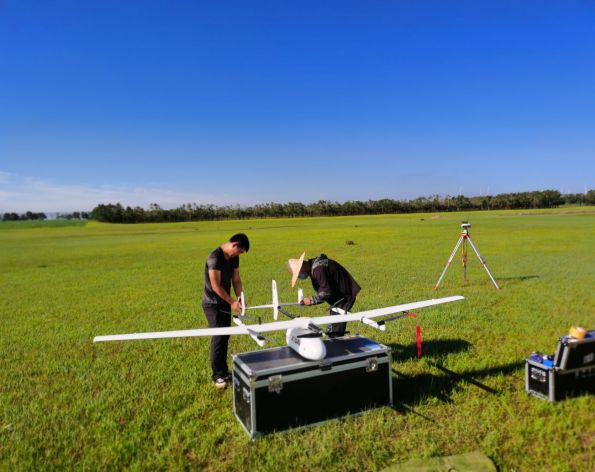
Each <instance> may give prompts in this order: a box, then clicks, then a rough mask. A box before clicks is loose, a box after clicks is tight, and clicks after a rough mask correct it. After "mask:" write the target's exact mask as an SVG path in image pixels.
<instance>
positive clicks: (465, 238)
mask: <svg viewBox="0 0 595 472" xmlns="http://www.w3.org/2000/svg"><path fill="white" fill-rule="evenodd" d="M461 228H463V231H461V236H460V237H459V240H458V241H457V244H456V245H455V248H454V249H453V251H452V253H451V255H450V257H449V258H448V261H447V262H446V267H444V270H443V271H442V274H440V278H439V279H438V282H436V285H435V286H434V290H437V289H438V286H439V285H440V282H442V278H443V277H444V274H446V270H447V269H448V267H449V266H450V263H451V262H452V260H453V258H454V257H455V254H456V253H457V250H458V249H459V246H460V245H461V244H462V245H463V258H462V262H463V278H464V280H465V282H466V281H467V241H469V244H470V245H471V247H472V248H473V250H474V251H475V254H476V255H477V258H478V259H479V262H481V264H482V265H483V268H484V269H485V270H486V272H487V273H488V275H489V276H490V279H491V281H492V282H493V283H494V285H495V286H496V288H497V289H498V290H500V287H499V286H498V284H497V283H496V280H495V279H494V277H492V274H491V273H490V271H489V269H488V266H487V265H486V261H485V260H484V259H483V257H481V254H480V253H479V251H478V250H477V247H476V246H475V244H473V240H472V239H471V235H470V234H469V228H471V225H470V224H469V223H463V224H462V225H461Z"/></svg>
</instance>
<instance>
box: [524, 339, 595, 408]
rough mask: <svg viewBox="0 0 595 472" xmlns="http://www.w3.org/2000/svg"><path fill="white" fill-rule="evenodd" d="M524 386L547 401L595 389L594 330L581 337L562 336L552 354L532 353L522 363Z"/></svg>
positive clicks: (594, 390)
mask: <svg viewBox="0 0 595 472" xmlns="http://www.w3.org/2000/svg"><path fill="white" fill-rule="evenodd" d="M525 390H526V391H527V392H528V393H530V394H531V395H535V396H537V397H540V398H544V399H546V400H549V401H550V402H556V401H558V400H562V399H564V398H566V397H568V396H571V395H575V394H579V393H582V392H591V393H595V330H591V331H587V334H586V336H585V337H584V338H583V339H575V338H573V337H571V336H562V337H561V338H560V341H559V342H558V346H557V348H556V353H555V354H554V355H553V356H543V355H541V354H540V353H533V354H531V356H530V357H529V358H528V359H527V361H526V364H525Z"/></svg>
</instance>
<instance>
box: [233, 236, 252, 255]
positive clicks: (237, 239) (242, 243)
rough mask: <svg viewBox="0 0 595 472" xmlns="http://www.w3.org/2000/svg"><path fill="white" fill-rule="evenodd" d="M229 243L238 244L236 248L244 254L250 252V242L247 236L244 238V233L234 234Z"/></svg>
mask: <svg viewBox="0 0 595 472" xmlns="http://www.w3.org/2000/svg"><path fill="white" fill-rule="evenodd" d="M229 242H230V243H238V247H239V248H240V249H243V250H244V251H246V252H248V251H249V250H250V241H249V240H248V236H246V235H245V234H244V233H238V234H234V235H233V236H232V237H231V238H229Z"/></svg>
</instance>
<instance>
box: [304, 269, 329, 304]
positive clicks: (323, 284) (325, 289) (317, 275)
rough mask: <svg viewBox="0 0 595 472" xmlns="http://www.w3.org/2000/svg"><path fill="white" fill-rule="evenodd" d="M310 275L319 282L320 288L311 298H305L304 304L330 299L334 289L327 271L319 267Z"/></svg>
mask: <svg viewBox="0 0 595 472" xmlns="http://www.w3.org/2000/svg"><path fill="white" fill-rule="evenodd" d="M310 277H311V278H312V280H315V281H316V283H317V284H318V290H317V292H316V293H315V294H314V295H312V296H311V297H310V298H304V305H318V304H319V303H322V302H323V301H325V300H328V299H329V298H330V297H331V295H332V291H331V287H330V285H329V283H328V279H327V277H326V273H325V271H324V270H323V269H322V268H321V267H319V268H317V269H314V270H313V271H312V274H311V276H310Z"/></svg>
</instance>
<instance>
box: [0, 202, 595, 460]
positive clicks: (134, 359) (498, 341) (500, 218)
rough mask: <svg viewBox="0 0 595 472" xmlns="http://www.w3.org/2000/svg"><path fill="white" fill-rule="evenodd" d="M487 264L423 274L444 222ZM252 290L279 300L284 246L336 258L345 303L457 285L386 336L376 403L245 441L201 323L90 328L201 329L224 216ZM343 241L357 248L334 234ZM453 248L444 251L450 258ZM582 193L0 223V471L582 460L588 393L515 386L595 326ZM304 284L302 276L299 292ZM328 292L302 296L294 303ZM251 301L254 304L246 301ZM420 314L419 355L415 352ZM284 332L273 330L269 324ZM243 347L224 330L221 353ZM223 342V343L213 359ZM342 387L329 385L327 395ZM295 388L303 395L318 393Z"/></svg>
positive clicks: (438, 253) (365, 304)
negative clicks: (214, 215)
mask: <svg viewBox="0 0 595 472" xmlns="http://www.w3.org/2000/svg"><path fill="white" fill-rule="evenodd" d="M467 218H468V219H469V220H470V222H471V223H472V224H473V227H472V228H471V231H470V233H471V235H472V237H473V239H474V241H475V243H476V244H477V246H478V248H479V250H480V252H481V253H482V255H483V256H484V258H485V259H486V261H487V263H488V266H489V268H490V270H491V271H492V273H493V274H494V276H495V278H496V280H497V281H498V282H499V283H500V285H501V286H502V290H501V291H497V290H496V289H495V288H494V286H493V285H492V284H491V282H490V280H489V279H488V277H487V274H486V273H485V272H484V271H483V269H481V266H480V264H479V262H478V261H477V259H476V257H475V256H474V255H473V254H472V253H471V252H470V253H469V261H470V263H469V270H468V272H469V281H468V282H467V283H464V282H463V280H462V278H463V277H462V268H461V266H460V264H459V263H453V265H452V266H451V268H450V269H449V270H448V273H447V275H446V277H445V279H444V281H443V283H442V287H441V288H440V290H439V291H438V293H436V292H434V291H433V290H432V288H433V286H434V284H435V283H436V281H437V279H438V276H439V275H440V272H441V270H442V268H443V267H444V264H445V263H446V259H447V258H448V256H449V255H450V253H451V251H452V249H453V247H454V244H455V242H456V241H457V238H458V236H459V224H460V222H461V220H462V219H467ZM239 231H243V232H246V233H247V234H248V236H249V237H250V240H251V250H250V252H249V253H248V254H246V255H244V256H242V258H241V266H240V269H241V274H242V278H243V283H244V290H245V291H246V293H247V298H248V302H249V303H250V304H261V303H269V302H270V283H271V279H276V280H277V281H278V283H279V289H280V297H281V299H284V300H288V299H290V300H293V299H294V297H295V291H293V290H292V289H291V287H290V285H289V275H288V274H287V273H286V271H285V260H286V259H287V258H289V257H297V256H298V255H299V254H300V253H301V252H302V251H306V253H307V255H310V256H315V255H317V254H319V253H320V252H324V253H326V254H327V255H328V256H329V257H331V258H334V259H336V260H338V261H340V262H341V263H343V264H344V265H345V266H346V267H347V268H348V269H349V270H350V272H351V273H352V274H353V275H354V277H355V278H356V279H357V280H358V282H359V283H360V285H361V286H362V287H363V290H362V292H361V294H360V296H359V297H358V301H357V304H356V305H355V307H354V309H357V310H363V309H370V308H376V307H381V306H386V305H393V304H397V303H404V302H408V301H415V300H423V299H427V298H435V297H437V296H447V295H455V294H460V295H464V296H465V297H466V300H465V301H463V302H458V303H454V304H449V305H444V306H440V307H434V308H429V309H425V310H421V311H420V312H419V317H418V319H417V321H416V320H414V319H411V318H405V319H402V320H398V321H395V322H394V323H392V324H391V325H390V326H389V328H388V330H387V331H386V332H384V333H382V332H378V331H375V330H373V329H372V328H369V327H366V326H363V325H359V324H353V323H352V324H351V325H350V327H349V329H350V330H351V331H352V332H359V333H360V334H362V335H365V336H369V337H372V338H373V339H375V340H376V341H378V342H381V343H383V344H387V345H389V346H391V347H392V349H393V351H392V361H393V365H392V367H393V387H394V401H395V405H394V408H392V409H391V408H383V409H378V410H373V411H369V412H366V413H364V414H362V415H359V416H356V417H351V418H347V419H345V420H342V421H331V422H328V423H326V424H324V425H322V426H318V427H315V428H307V429H302V430H296V431H291V432H288V433H285V434H276V435H269V436H265V437H263V438H261V439H259V440H257V441H253V442H251V441H249V440H248V436H247V435H246V433H245V432H244V430H243V429H242V427H241V426H240V424H239V422H238V421H237V420H236V418H235V417H234V415H233V411H232V392H231V390H230V389H228V390H226V391H224V392H219V391H216V390H215V389H214V388H213V386H212V385H211V383H210V369H209V342H208V339H202V338H188V339H175V340H150V341H136V342H124V343H105V344H103V343H102V344H93V343H92V339H93V337H94V336H95V335H98V334H116V333H126V332H135V331H136V332H139V331H158V330H168V329H184V328H193V327H203V326H206V320H205V318H204V315H203V313H202V310H201V308H200V294H201V290H202V284H203V270H204V262H205V258H206V256H207V254H208V253H209V252H210V251H211V250H212V249H214V248H215V247H216V246H217V245H219V244H220V243H222V242H224V241H225V240H226V239H227V238H228V237H229V236H231V235H232V234H233V233H235V232H239ZM347 241H353V242H354V243H355V244H346V242H347ZM457 261H459V257H457ZM594 282H595V208H594V207H583V208H572V209H558V210H552V211H514V212H513V211H511V212H508V211H501V212H473V213H467V214H465V213H459V214H455V213H451V214H436V215H433V214H415V215H391V216H366V217H337V218H311V219H273V220H246V221H225V222H200V223H178V224H144V225H107V224H98V223H93V222H91V223H88V224H86V225H84V226H72V225H69V226H64V227H51V226H43V225H42V226H41V227H29V226H27V225H18V224H10V225H4V224H1V223H0V290H1V292H0V366H1V369H0V469H2V470H24V469H29V470H30V469H35V470H39V469H56V468H68V469H93V470H95V469H136V470H138V469H202V470H271V471H273V470H275V471H277V470H379V469H382V468H383V467H386V466H388V465H390V464H394V463H397V462H401V461H406V460H408V459H412V458H419V457H433V456H442V455H451V454H459V453H465V452H469V451H472V450H481V451H483V452H484V453H485V454H487V455H488V456H489V457H490V458H491V459H492V460H493V461H494V462H495V464H496V465H497V466H498V467H499V469H500V470H522V471H537V470H577V471H590V470H595V458H594V455H595V454H594V451H595V413H594V412H595V399H594V397H593V396H588V395H585V396H581V397H576V398H571V399H567V400H565V401H563V402H559V403H556V404H549V403H548V402H546V401H544V400H541V399H538V398H535V397H532V396H528V395H527V394H526V393H525V391H524V360H525V359H526V358H527V357H528V356H529V354H530V353H531V352H532V351H542V352H545V353H553V351H554V349H555V346H556V343H557V340H558V337H559V336H561V335H563V334H566V333H567V332H568V329H569V327H570V326H571V325H573V324H579V325H582V326H585V327H587V328H593V327H595V291H594V285H595V284H594ZM309 284H310V282H309V281H306V282H305V283H304V282H301V285H302V286H303V287H305V288H306V290H305V292H306V295H308V294H309V293H310V292H311V287H310V285H309ZM326 311H327V308H326V306H322V305H321V306H317V307H313V308H311V309H310V310H309V311H308V313H309V314H312V315H317V314H324V313H326ZM263 315H264V313H263ZM418 321H419V322H420V324H421V326H422V330H423V331H422V332H423V337H424V355H423V357H422V358H421V359H418V358H417V357H416V348H415V324H416V322H418ZM275 337H276V338H277V339H279V345H281V344H283V341H282V340H283V338H284V333H279V335H278V336H277V335H276V336H275ZM256 348H257V346H256V345H255V344H254V343H253V341H252V340H251V339H249V338H248V337H243V336H237V337H234V338H232V339H231V342H230V351H231V352H244V351H249V350H254V349H256ZM231 352H230V356H231ZM338 394H347V392H338ZM304 401H312V402H315V401H316V392H315V391H314V392H312V396H311V398H309V399H308V398H306V399H304Z"/></svg>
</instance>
